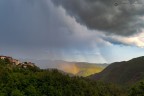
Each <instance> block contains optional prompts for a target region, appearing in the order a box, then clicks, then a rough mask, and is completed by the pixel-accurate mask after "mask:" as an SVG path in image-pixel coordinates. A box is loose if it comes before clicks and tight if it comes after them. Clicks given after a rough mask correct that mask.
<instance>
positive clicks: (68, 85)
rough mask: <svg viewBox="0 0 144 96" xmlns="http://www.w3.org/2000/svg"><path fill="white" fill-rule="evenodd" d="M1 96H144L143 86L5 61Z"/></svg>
mask: <svg viewBox="0 0 144 96" xmlns="http://www.w3.org/2000/svg"><path fill="white" fill-rule="evenodd" d="M137 94H141V95H137ZM0 96H144V82H142V81H141V82H140V83H137V84H135V85H133V86H132V87H119V86H116V85H114V84H108V83H102V82H97V81H93V80H89V79H87V78H83V77H75V76H69V75H64V73H62V72H60V71H58V70H55V69H53V70H48V69H47V70H41V69H39V68H38V67H27V68H22V67H19V66H15V65H13V64H11V63H10V62H9V61H8V60H7V59H5V60H0Z"/></svg>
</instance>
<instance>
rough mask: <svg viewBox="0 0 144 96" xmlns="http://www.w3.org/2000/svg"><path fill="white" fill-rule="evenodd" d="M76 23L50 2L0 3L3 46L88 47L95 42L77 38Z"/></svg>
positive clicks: (0, 39) (26, 0) (1, 0)
mask: <svg viewBox="0 0 144 96" xmlns="http://www.w3.org/2000/svg"><path fill="white" fill-rule="evenodd" d="M71 22H72V23H74V24H71ZM76 24H77V22H75V20H74V19H73V18H71V17H69V16H67V15H66V14H65V12H64V10H63V9H60V8H56V7H55V6H53V4H52V3H51V2H50V1H49V0H13V1H9V0H0V43H1V45H0V46H21V48H25V47H30V48H31V47H35V48H45V49H51V48H52V49H53V50H57V49H67V48H82V47H83V48H84V47H86V45H87V46H88V44H90V43H91V40H90V39H89V38H88V39H80V37H79V36H77V33H76V32H78V31H74V30H73V29H75V28H71V27H73V26H75V25H76ZM78 25H79V24H78ZM77 29H79V28H77ZM75 33H76V34H75Z"/></svg>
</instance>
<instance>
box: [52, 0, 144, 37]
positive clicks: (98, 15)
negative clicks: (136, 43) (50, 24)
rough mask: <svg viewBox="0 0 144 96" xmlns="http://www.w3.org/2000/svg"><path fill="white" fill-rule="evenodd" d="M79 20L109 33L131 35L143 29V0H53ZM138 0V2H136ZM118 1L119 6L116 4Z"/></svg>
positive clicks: (90, 26) (89, 26) (91, 27)
mask: <svg viewBox="0 0 144 96" xmlns="http://www.w3.org/2000/svg"><path fill="white" fill-rule="evenodd" d="M52 1H53V2H54V3H55V4H56V5H57V6H62V7H63V8H65V9H66V10H67V13H68V14H69V15H71V16H73V17H74V18H76V20H77V22H79V23H81V24H83V25H85V26H87V27H88V28H90V29H94V30H101V31H103V32H105V33H107V34H115V35H122V36H130V35H133V34H136V33H139V32H141V31H142V28H143V27H144V20H142V19H141V17H142V16H143V15H144V2H143V0H141V1H140V0H52ZM136 2H137V4H135V3H136ZM115 3H118V4H119V5H118V6H115ZM123 3H125V4H123Z"/></svg>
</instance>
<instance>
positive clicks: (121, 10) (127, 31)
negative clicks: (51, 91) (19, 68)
mask: <svg viewBox="0 0 144 96" xmlns="http://www.w3.org/2000/svg"><path fill="white" fill-rule="evenodd" d="M58 5H59V6H58ZM142 9H143V8H142V7H137V6H136V9H134V10H133V11H131V10H132V9H131V8H129V7H128V8H127V7H115V6H113V2H112V1H105V0H96V1H95V0H11V1H10V0H0V53H1V54H3V55H11V56H13V55H14V56H15V57H16V58H29V59H54V60H55V59H62V60H69V61H86V62H113V61H118V60H125V58H128V57H129V55H125V56H122V52H123V50H129V51H128V52H131V53H133V52H135V51H136V52H138V50H142V49H139V48H135V47H134V46H138V47H143V46H144V43H143V37H142V36H141V35H143V30H142V28H143V10H142ZM107 34H109V35H107ZM132 34H133V35H132ZM121 45H123V46H124V47H123V48H121ZM129 46H130V47H129ZM131 47H132V48H131ZM116 49H119V51H121V52H120V53H119V51H117V52H116V51H114V52H113V51H112V50H116ZM134 50H135V51H134ZM124 52H125V51H124ZM125 53H126V52H125ZM116 54H117V56H116ZM143 54H144V53H143V52H140V53H139V54H136V55H135V54H133V55H131V56H134V57H136V56H140V55H143ZM120 56H122V57H121V58H119V57H120ZM113 57H114V58H113Z"/></svg>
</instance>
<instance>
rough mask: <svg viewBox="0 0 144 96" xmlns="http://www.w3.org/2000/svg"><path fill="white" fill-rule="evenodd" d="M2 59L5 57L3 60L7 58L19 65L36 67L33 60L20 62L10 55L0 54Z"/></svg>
mask: <svg viewBox="0 0 144 96" xmlns="http://www.w3.org/2000/svg"><path fill="white" fill-rule="evenodd" d="M0 59H3V60H5V59H7V60H9V62H10V63H11V64H13V65H16V66H19V67H23V68H27V67H35V64H34V63H32V62H20V61H19V60H17V59H14V58H12V57H10V56H0Z"/></svg>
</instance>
